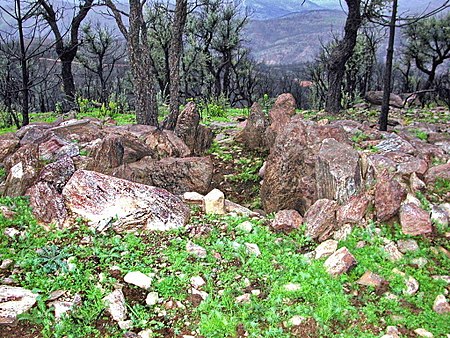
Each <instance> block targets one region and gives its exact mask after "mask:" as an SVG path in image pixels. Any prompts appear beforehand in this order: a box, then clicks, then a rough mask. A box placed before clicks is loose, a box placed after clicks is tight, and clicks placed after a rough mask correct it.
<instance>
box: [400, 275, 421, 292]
mask: <svg viewBox="0 0 450 338" xmlns="http://www.w3.org/2000/svg"><path fill="white" fill-rule="evenodd" d="M405 283H406V290H404V291H403V293H405V294H407V295H414V294H416V293H417V291H419V287H420V285H419V282H418V281H417V280H416V279H415V278H414V277H412V276H408V278H407V279H406V281H405Z"/></svg>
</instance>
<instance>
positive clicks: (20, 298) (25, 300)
mask: <svg viewBox="0 0 450 338" xmlns="http://www.w3.org/2000/svg"><path fill="white" fill-rule="evenodd" d="M37 297H38V295H37V294H34V293H32V292H31V291H30V290H27V289H24V288H18V287H12V286H5V285H1V286H0V324H12V323H14V322H15V321H16V319H17V316H18V315H20V314H22V313H25V312H27V311H28V310H30V309H31V308H32V307H33V306H34V304H35V303H36V299H37Z"/></svg>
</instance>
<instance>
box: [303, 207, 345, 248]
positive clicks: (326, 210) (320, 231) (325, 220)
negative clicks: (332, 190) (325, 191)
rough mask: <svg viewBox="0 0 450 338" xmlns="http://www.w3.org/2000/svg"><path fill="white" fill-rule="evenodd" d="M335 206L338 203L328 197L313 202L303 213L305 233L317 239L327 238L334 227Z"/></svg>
mask: <svg viewBox="0 0 450 338" xmlns="http://www.w3.org/2000/svg"><path fill="white" fill-rule="evenodd" d="M337 208H338V204H337V203H336V202H335V201H332V200H328V199H321V200H318V201H317V202H316V203H314V204H313V205H312V206H311V208H309V209H308V211H307V212H306V214H305V218H304V222H305V224H306V235H307V236H310V237H311V238H312V239H318V240H319V241H324V240H326V239H328V238H329V237H330V236H331V234H332V232H333V230H334V229H335V227H336V210H337Z"/></svg>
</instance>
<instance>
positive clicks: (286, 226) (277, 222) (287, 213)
mask: <svg viewBox="0 0 450 338" xmlns="http://www.w3.org/2000/svg"><path fill="white" fill-rule="evenodd" d="M302 224H303V217H302V216H301V215H300V214H299V213H298V212H297V211H295V210H281V211H278V212H277V214H276V215H275V219H274V220H273V221H272V223H271V227H272V229H274V230H275V231H281V232H290V231H292V230H297V229H299V228H300V227H301V226H302Z"/></svg>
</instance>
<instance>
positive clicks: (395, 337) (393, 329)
mask: <svg viewBox="0 0 450 338" xmlns="http://www.w3.org/2000/svg"><path fill="white" fill-rule="evenodd" d="M386 334H387V335H390V336H391V337H393V338H399V337H400V332H399V331H398V329H397V327H395V326H388V327H387V328H386Z"/></svg>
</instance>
